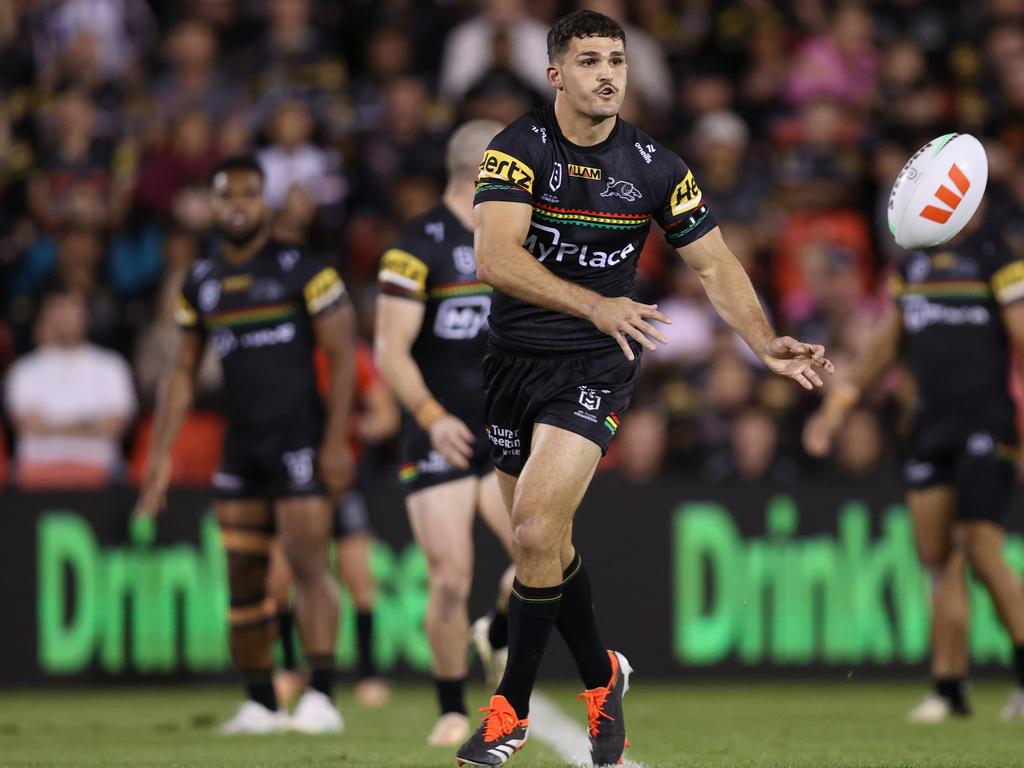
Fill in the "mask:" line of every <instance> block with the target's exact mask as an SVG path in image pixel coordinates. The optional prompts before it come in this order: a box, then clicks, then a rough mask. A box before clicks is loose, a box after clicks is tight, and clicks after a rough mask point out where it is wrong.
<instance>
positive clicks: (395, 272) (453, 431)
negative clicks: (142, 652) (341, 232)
mask: <svg viewBox="0 0 1024 768" xmlns="http://www.w3.org/2000/svg"><path fill="white" fill-rule="evenodd" d="M499 130H501V125H500V124H498V123H494V122H491V121H483V120H479V121H472V122H469V123H466V124H465V125H463V126H462V127H460V128H459V129H458V130H456V131H455V133H454V134H453V135H452V138H451V140H450V141H449V143H448V155H447V164H448V186H447V187H446V189H445V193H444V197H443V199H442V201H441V202H440V203H439V204H438V205H436V206H434V207H433V208H432V209H430V210H429V211H427V212H426V213H425V214H423V215H422V216H418V217H416V218H415V219H413V220H412V221H410V222H409V223H408V224H407V225H406V226H405V227H403V229H402V232H401V234H400V235H399V238H398V242H397V243H396V244H395V247H394V248H391V249H390V250H388V251H387V252H385V254H384V255H383V257H382V258H381V266H380V275H379V285H380V296H379V298H378V300H377V331H376V352H377V362H378V365H379V366H380V370H381V373H382V374H383V376H384V379H385V380H386V381H387V382H388V384H389V385H390V386H391V388H392V389H393V390H394V392H395V394H396V395H397V396H398V399H399V401H400V402H401V403H402V405H403V406H404V408H405V414H404V415H403V422H402V435H401V439H400V443H401V444H400V453H401V464H402V466H401V470H400V473H399V476H400V479H401V481H402V483H403V485H404V486H405V489H406V507H407V509H408V512H409V519H410V522H411V524H412V529H413V533H414V534H415V536H416V540H417V542H419V545H420V547H421V548H422V549H423V552H424V553H425V554H426V557H427V566H428V569H429V571H428V579H429V584H430V592H429V599H428V600H429V601H428V607H427V635H428V637H429V639H430V647H431V650H432V652H433V673H434V683H435V685H436V687H437V697H438V704H439V707H440V711H441V716H440V718H439V719H438V721H437V724H436V725H435V726H434V729H433V731H432V732H431V733H430V735H429V736H428V738H427V741H428V743H430V744H432V745H435V746H454V745H457V744H460V743H461V742H462V741H463V740H464V739H465V738H466V737H467V736H468V735H469V730H470V725H469V718H468V717H467V715H466V702H465V693H464V686H465V680H466V671H467V650H468V648H467V646H468V639H469V630H470V628H469V615H468V600H469V590H470V586H471V584H472V577H473V520H474V518H475V516H476V513H477V510H479V511H480V514H481V516H482V517H483V519H484V521H485V522H486V523H487V524H488V525H489V526H490V527H491V529H492V530H493V531H494V533H495V535H496V536H497V537H498V538H499V539H500V540H501V543H502V545H503V546H504V547H505V548H506V549H507V550H508V551H510V552H511V547H512V528H511V524H510V522H509V518H508V515H507V514H506V512H505V506H504V504H503V503H502V500H501V493H500V491H499V489H498V482H497V479H496V478H495V476H494V469H493V467H492V466H491V463H490V460H489V458H488V450H487V435H486V434H485V433H484V431H483V429H482V427H483V424H484V415H483V376H482V373H481V369H480V361H481V359H482V357H483V354H484V349H485V346H486V340H487V315H488V313H489V311H490V304H491V296H490V294H491V289H490V286H487V285H484V284H483V283H481V282H479V280H478V279H477V275H476V259H475V256H474V254H473V229H472V227H473V185H474V181H475V179H476V173H477V166H478V165H479V163H480V158H481V157H482V156H483V153H484V149H485V148H486V146H487V143H488V142H489V141H490V140H491V139H492V138H494V135H495V134H496V133H497V132H498V131H499ZM511 580H512V572H511V569H509V571H508V572H507V573H506V577H505V578H504V579H503V581H502V587H501V589H500V595H499V598H498V601H497V607H496V609H495V612H494V613H493V614H492V616H491V617H489V619H485V620H484V621H483V622H479V623H478V624H476V625H474V640H475V641H476V645H477V650H478V652H479V653H480V655H481V660H482V661H483V662H484V666H485V670H486V671H487V672H488V675H489V677H491V678H493V677H496V676H497V675H498V674H500V671H499V669H497V668H499V667H500V666H502V665H503V663H504V658H503V653H502V649H504V647H505V644H506V641H507V635H508V631H507V628H508V620H507V601H508V592H509V589H510V588H511Z"/></svg>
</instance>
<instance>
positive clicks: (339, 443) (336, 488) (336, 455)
mask: <svg viewBox="0 0 1024 768" xmlns="http://www.w3.org/2000/svg"><path fill="white" fill-rule="evenodd" d="M316 460H317V464H318V465H319V469H320V477H321V479H322V480H323V481H324V485H325V486H327V492H328V494H330V496H331V498H335V499H336V498H339V497H340V496H341V495H342V494H343V493H345V491H347V490H348V489H349V488H351V487H352V483H353V481H354V480H355V476H356V460H355V456H353V455H352V448H351V447H349V444H348V440H347V439H342V440H331V441H326V440H325V441H324V443H323V445H321V446H320V450H319V451H318V452H317V455H316Z"/></svg>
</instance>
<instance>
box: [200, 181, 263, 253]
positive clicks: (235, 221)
mask: <svg viewBox="0 0 1024 768" xmlns="http://www.w3.org/2000/svg"><path fill="white" fill-rule="evenodd" d="M213 216H214V220H215V221H216V222H217V230H218V231H219V232H220V234H221V235H222V236H223V237H224V238H225V239H226V240H228V241H229V242H231V243H233V244H235V245H244V244H245V243H247V242H249V241H250V240H252V239H253V238H254V237H256V235H258V234H259V233H260V231H261V230H262V229H263V225H264V224H265V223H266V221H267V218H268V216H269V207H268V206H267V204H266V202H264V200H263V182H262V180H261V179H260V176H259V174H258V173H255V172H254V171H247V170H244V169H235V170H231V171H222V172H221V173H218V174H217V175H216V176H215V177H214V179H213Z"/></svg>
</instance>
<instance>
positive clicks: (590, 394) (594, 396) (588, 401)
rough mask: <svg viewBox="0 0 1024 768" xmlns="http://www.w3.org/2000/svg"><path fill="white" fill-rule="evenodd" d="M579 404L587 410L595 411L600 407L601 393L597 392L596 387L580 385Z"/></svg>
mask: <svg viewBox="0 0 1024 768" xmlns="http://www.w3.org/2000/svg"><path fill="white" fill-rule="evenodd" d="M602 391H603V390H602ZM580 405H582V406H583V407H584V408H586V409H587V410H588V411H596V410H597V409H598V408H600V407H601V395H599V394H598V392H597V390H596V389H591V388H590V387H580Z"/></svg>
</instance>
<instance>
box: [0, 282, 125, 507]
mask: <svg viewBox="0 0 1024 768" xmlns="http://www.w3.org/2000/svg"><path fill="white" fill-rule="evenodd" d="M86 322H87V315H86V307H85V302H84V301H83V299H82V297H81V296H79V295H78V294H76V293H73V292H70V291H69V292H64V293H55V294H51V295H50V296H49V297H48V298H47V299H46V301H45V302H44V304H43V307H42V310H41V312H40V317H39V322H38V324H37V328H36V340H37V344H38V348H37V349H36V350H35V351H34V352H31V353H29V354H28V355H25V356H23V357H21V358H19V359H18V360H17V361H15V363H14V365H13V366H12V367H11V370H10V373H9V375H8V378H7V393H6V394H7V397H6V406H7V412H8V415H9V416H10V419H11V421H12V423H13V424H14V428H15V433H16V437H17V453H16V456H15V460H16V470H15V475H16V479H17V482H18V483H19V484H20V485H22V486H23V487H27V488H38V487H54V486H68V485H88V486H98V485H103V484H106V483H108V482H111V481H113V480H115V479H117V477H118V473H119V471H120V469H121V465H122V456H121V445H120V443H121V439H122V437H123V435H124V434H125V430H126V429H127V427H128V425H129V424H130V420H131V418H132V416H133V415H134V413H135V393H134V392H133V390H132V381H131V373H130V371H129V369H128V366H127V364H126V363H125V362H124V361H123V360H122V359H121V358H120V357H118V356H117V355H116V354H114V353H113V352H109V351H107V350H104V349H101V348H99V347H96V346H94V345H92V344H90V343H88V342H87V341H86Z"/></svg>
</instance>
